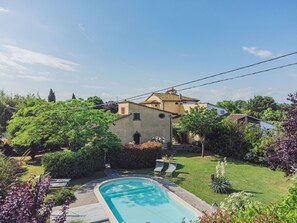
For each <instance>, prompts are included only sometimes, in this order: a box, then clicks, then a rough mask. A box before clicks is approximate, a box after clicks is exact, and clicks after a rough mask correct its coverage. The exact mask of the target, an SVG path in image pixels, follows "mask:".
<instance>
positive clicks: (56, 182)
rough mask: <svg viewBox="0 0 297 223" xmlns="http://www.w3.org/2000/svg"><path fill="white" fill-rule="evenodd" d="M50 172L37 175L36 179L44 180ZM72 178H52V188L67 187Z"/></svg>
mask: <svg viewBox="0 0 297 223" xmlns="http://www.w3.org/2000/svg"><path fill="white" fill-rule="evenodd" d="M49 176H50V174H49V173H46V174H40V175H38V176H36V177H35V179H39V180H44V179H45V178H47V177H49ZM70 180H71V179H70V178H65V179H50V188H57V187H66V186H68V184H69V182H70Z"/></svg>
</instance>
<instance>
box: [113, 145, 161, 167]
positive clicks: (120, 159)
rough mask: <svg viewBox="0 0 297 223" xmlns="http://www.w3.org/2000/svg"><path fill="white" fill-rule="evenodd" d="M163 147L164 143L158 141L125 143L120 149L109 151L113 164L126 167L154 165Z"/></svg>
mask: <svg viewBox="0 0 297 223" xmlns="http://www.w3.org/2000/svg"><path fill="white" fill-rule="evenodd" d="M161 149H162V144H161V143H158V142H146V143H143V144H139V145H135V144H125V145H124V146H123V148H121V149H119V150H116V149H112V150H110V151H109V154H110V155H109V157H110V161H111V166H112V167H120V168H125V169H140V168H149V167H153V166H155V164H156V159H158V158H160V157H161ZM111 152H116V153H115V154H114V153H111ZM111 157H113V158H111Z"/></svg>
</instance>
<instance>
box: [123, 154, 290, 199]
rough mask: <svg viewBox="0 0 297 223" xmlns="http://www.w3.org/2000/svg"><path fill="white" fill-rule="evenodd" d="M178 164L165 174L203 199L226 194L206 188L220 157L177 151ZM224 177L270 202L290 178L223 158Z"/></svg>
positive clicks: (282, 192) (146, 171) (280, 194)
mask: <svg viewBox="0 0 297 223" xmlns="http://www.w3.org/2000/svg"><path fill="white" fill-rule="evenodd" d="M175 159H176V160H177V163H178V167H177V171H176V174H175V175H174V177H166V178H167V179H169V180H170V181H172V182H174V183H176V184H178V185H179V186H181V187H183V188H184V189H186V190H188V191H190V192H191V193H193V194H195V195H196V196H197V197H199V198H201V199H203V200H205V201H206V202H207V203H209V204H212V203H214V202H216V203H219V202H221V201H222V200H223V199H224V198H226V197H227V196H228V195H226V194H217V193H214V192H213V191H212V190H211V189H210V188H209V185H210V175H211V174H212V173H215V167H216V164H217V162H218V161H219V160H222V158H220V157H215V156H206V157H204V158H201V157H200V156H198V155H197V154H177V155H176V156H175ZM227 161H228V165H227V169H226V175H225V176H226V177H227V178H228V179H229V181H230V182H231V184H232V187H233V189H234V191H241V190H243V191H246V192H250V193H252V194H253V195H254V197H253V199H254V200H257V201H260V202H262V203H263V204H266V205H268V204H270V203H272V202H276V201H278V200H280V199H281V198H282V197H285V196H286V194H287V189H288V186H289V185H290V183H291V181H290V179H289V178H285V177H284V174H283V173H282V172H279V171H272V170H270V169H268V168H266V167H261V166H258V165H253V164H249V163H245V162H240V161H235V160H227ZM122 172H123V173H138V174H152V172H153V169H142V170H136V171H122Z"/></svg>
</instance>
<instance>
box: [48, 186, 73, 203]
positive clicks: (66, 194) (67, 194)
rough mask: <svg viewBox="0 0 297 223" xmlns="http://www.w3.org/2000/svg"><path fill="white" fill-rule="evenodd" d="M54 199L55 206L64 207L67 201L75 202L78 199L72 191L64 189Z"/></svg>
mask: <svg viewBox="0 0 297 223" xmlns="http://www.w3.org/2000/svg"><path fill="white" fill-rule="evenodd" d="M52 198H53V199H54V205H55V206H58V205H63V204H65V202H66V201H67V202H68V201H75V200H76V197H75V195H74V192H73V191H72V190H71V189H67V188H62V189H60V190H58V191H57V192H55V193H54V195H53V197H52Z"/></svg>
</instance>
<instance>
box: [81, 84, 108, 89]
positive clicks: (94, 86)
mask: <svg viewBox="0 0 297 223" xmlns="http://www.w3.org/2000/svg"><path fill="white" fill-rule="evenodd" d="M81 87H83V88H95V89H104V88H105V87H102V86H98V85H82V86H81Z"/></svg>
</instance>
